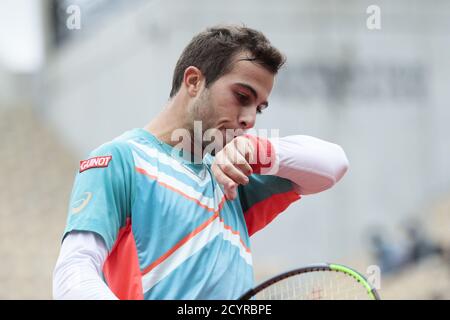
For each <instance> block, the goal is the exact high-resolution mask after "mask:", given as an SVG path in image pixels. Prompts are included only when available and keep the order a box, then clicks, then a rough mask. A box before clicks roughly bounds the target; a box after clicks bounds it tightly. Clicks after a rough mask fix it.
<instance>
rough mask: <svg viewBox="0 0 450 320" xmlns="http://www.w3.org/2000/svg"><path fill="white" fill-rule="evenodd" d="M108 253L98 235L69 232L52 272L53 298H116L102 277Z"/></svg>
mask: <svg viewBox="0 0 450 320" xmlns="http://www.w3.org/2000/svg"><path fill="white" fill-rule="evenodd" d="M107 255H108V250H107V248H106V245H105V242H104V240H103V239H102V238H101V237H100V236H99V235H97V234H95V233H94V232H81V231H72V232H70V233H69V234H68V235H67V236H66V238H65V239H64V241H63V243H62V245H61V251H60V254H59V258H58V261H57V262H56V266H55V270H54V272H53V298H54V299H64V300H66V299H68V300H117V297H116V296H115V295H114V294H113V293H112V292H111V290H110V289H109V288H108V286H107V285H106V283H105V282H104V281H103V278H102V269H103V264H104V262H105V260H106V257H107Z"/></svg>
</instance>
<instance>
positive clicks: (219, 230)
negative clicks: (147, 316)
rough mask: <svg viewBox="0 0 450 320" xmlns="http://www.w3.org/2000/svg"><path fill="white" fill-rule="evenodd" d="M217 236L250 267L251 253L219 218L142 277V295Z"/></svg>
mask: <svg viewBox="0 0 450 320" xmlns="http://www.w3.org/2000/svg"><path fill="white" fill-rule="evenodd" d="M219 234H222V236H223V239H224V240H226V241H229V242H230V243H231V244H232V245H233V246H235V247H237V248H238V250H239V254H240V256H241V257H242V258H243V259H244V261H245V262H246V263H247V264H249V265H252V256H251V253H250V252H248V251H247V250H246V248H245V247H244V245H243V244H242V243H241V239H240V237H239V235H237V234H234V233H233V232H231V230H229V229H225V225H224V223H223V221H221V220H220V217H217V218H216V219H214V220H213V221H212V222H211V223H210V224H209V225H208V226H207V227H206V228H205V229H203V230H202V231H201V232H199V233H198V234H196V235H195V236H194V237H192V238H191V239H189V241H187V242H186V243H185V244H183V245H182V246H181V247H180V248H178V249H177V250H175V251H174V252H173V253H172V254H171V255H170V256H169V257H168V258H166V259H165V260H164V261H163V262H161V263H160V264H159V265H157V266H156V267H155V268H153V269H152V270H151V271H150V272H149V273H147V274H145V275H144V276H143V277H142V288H143V291H144V293H145V292H147V291H148V290H150V289H151V288H153V287H154V286H155V285H156V284H157V283H158V282H159V281H161V280H163V279H164V278H165V277H167V276H168V275H169V274H170V273H171V272H173V271H174V270H175V269H176V268H178V267H179V266H180V265H181V264H182V263H183V262H185V261H186V260H187V259H189V258H190V257H191V256H193V255H194V254H195V253H197V252H198V251H200V250H201V249H202V248H203V247H205V246H206V245H207V244H208V243H209V242H210V241H212V240H213V239H215V237H217V236H218V235H219Z"/></svg>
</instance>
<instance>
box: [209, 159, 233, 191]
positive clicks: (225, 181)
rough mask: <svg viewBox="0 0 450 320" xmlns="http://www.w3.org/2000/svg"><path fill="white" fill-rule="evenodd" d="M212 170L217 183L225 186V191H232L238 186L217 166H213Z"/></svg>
mask: <svg viewBox="0 0 450 320" xmlns="http://www.w3.org/2000/svg"><path fill="white" fill-rule="evenodd" d="M211 170H212V172H213V174H214V176H215V178H216V180H217V182H218V183H219V184H221V185H223V186H224V188H225V190H231V189H232V188H233V187H234V186H236V185H237V184H236V182H234V181H233V180H232V179H231V178H230V177H228V176H227V175H226V174H225V173H223V171H222V169H220V167H219V166H218V165H217V164H213V165H212V166H211Z"/></svg>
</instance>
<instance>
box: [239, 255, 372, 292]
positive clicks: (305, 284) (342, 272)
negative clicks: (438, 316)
mask: <svg viewBox="0 0 450 320" xmlns="http://www.w3.org/2000/svg"><path fill="white" fill-rule="evenodd" d="M249 299H257V300H260V299H261V300H379V299H380V296H379V295H378V292H377V291H376V290H375V288H373V287H372V285H371V284H370V283H369V282H368V281H367V280H366V278H364V276H362V275H361V274H360V273H358V272H357V271H355V270H353V269H350V268H349V267H346V266H343V265H339V264H332V263H322V264H316V265H311V266H307V267H304V268H299V269H295V270H292V271H289V272H285V273H283V274H280V275H278V276H276V277H273V278H271V279H269V280H267V281H265V282H263V283H262V284H260V285H259V286H257V287H256V288H254V289H251V290H249V291H248V292H246V293H245V294H244V295H243V296H242V297H241V298H240V300H249Z"/></svg>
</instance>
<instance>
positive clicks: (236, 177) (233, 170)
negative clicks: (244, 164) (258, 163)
mask: <svg viewBox="0 0 450 320" xmlns="http://www.w3.org/2000/svg"><path fill="white" fill-rule="evenodd" d="M219 167H220V169H221V170H222V172H223V173H224V174H226V175H227V176H228V177H229V178H230V179H232V180H233V181H234V182H236V183H238V184H247V183H248V181H249V180H248V178H247V176H246V175H245V174H244V173H243V172H242V171H241V170H240V169H239V168H237V167H236V166H235V165H234V164H233V163H231V161H230V160H229V159H228V158H226V157H223V158H222V163H220V164H219Z"/></svg>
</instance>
